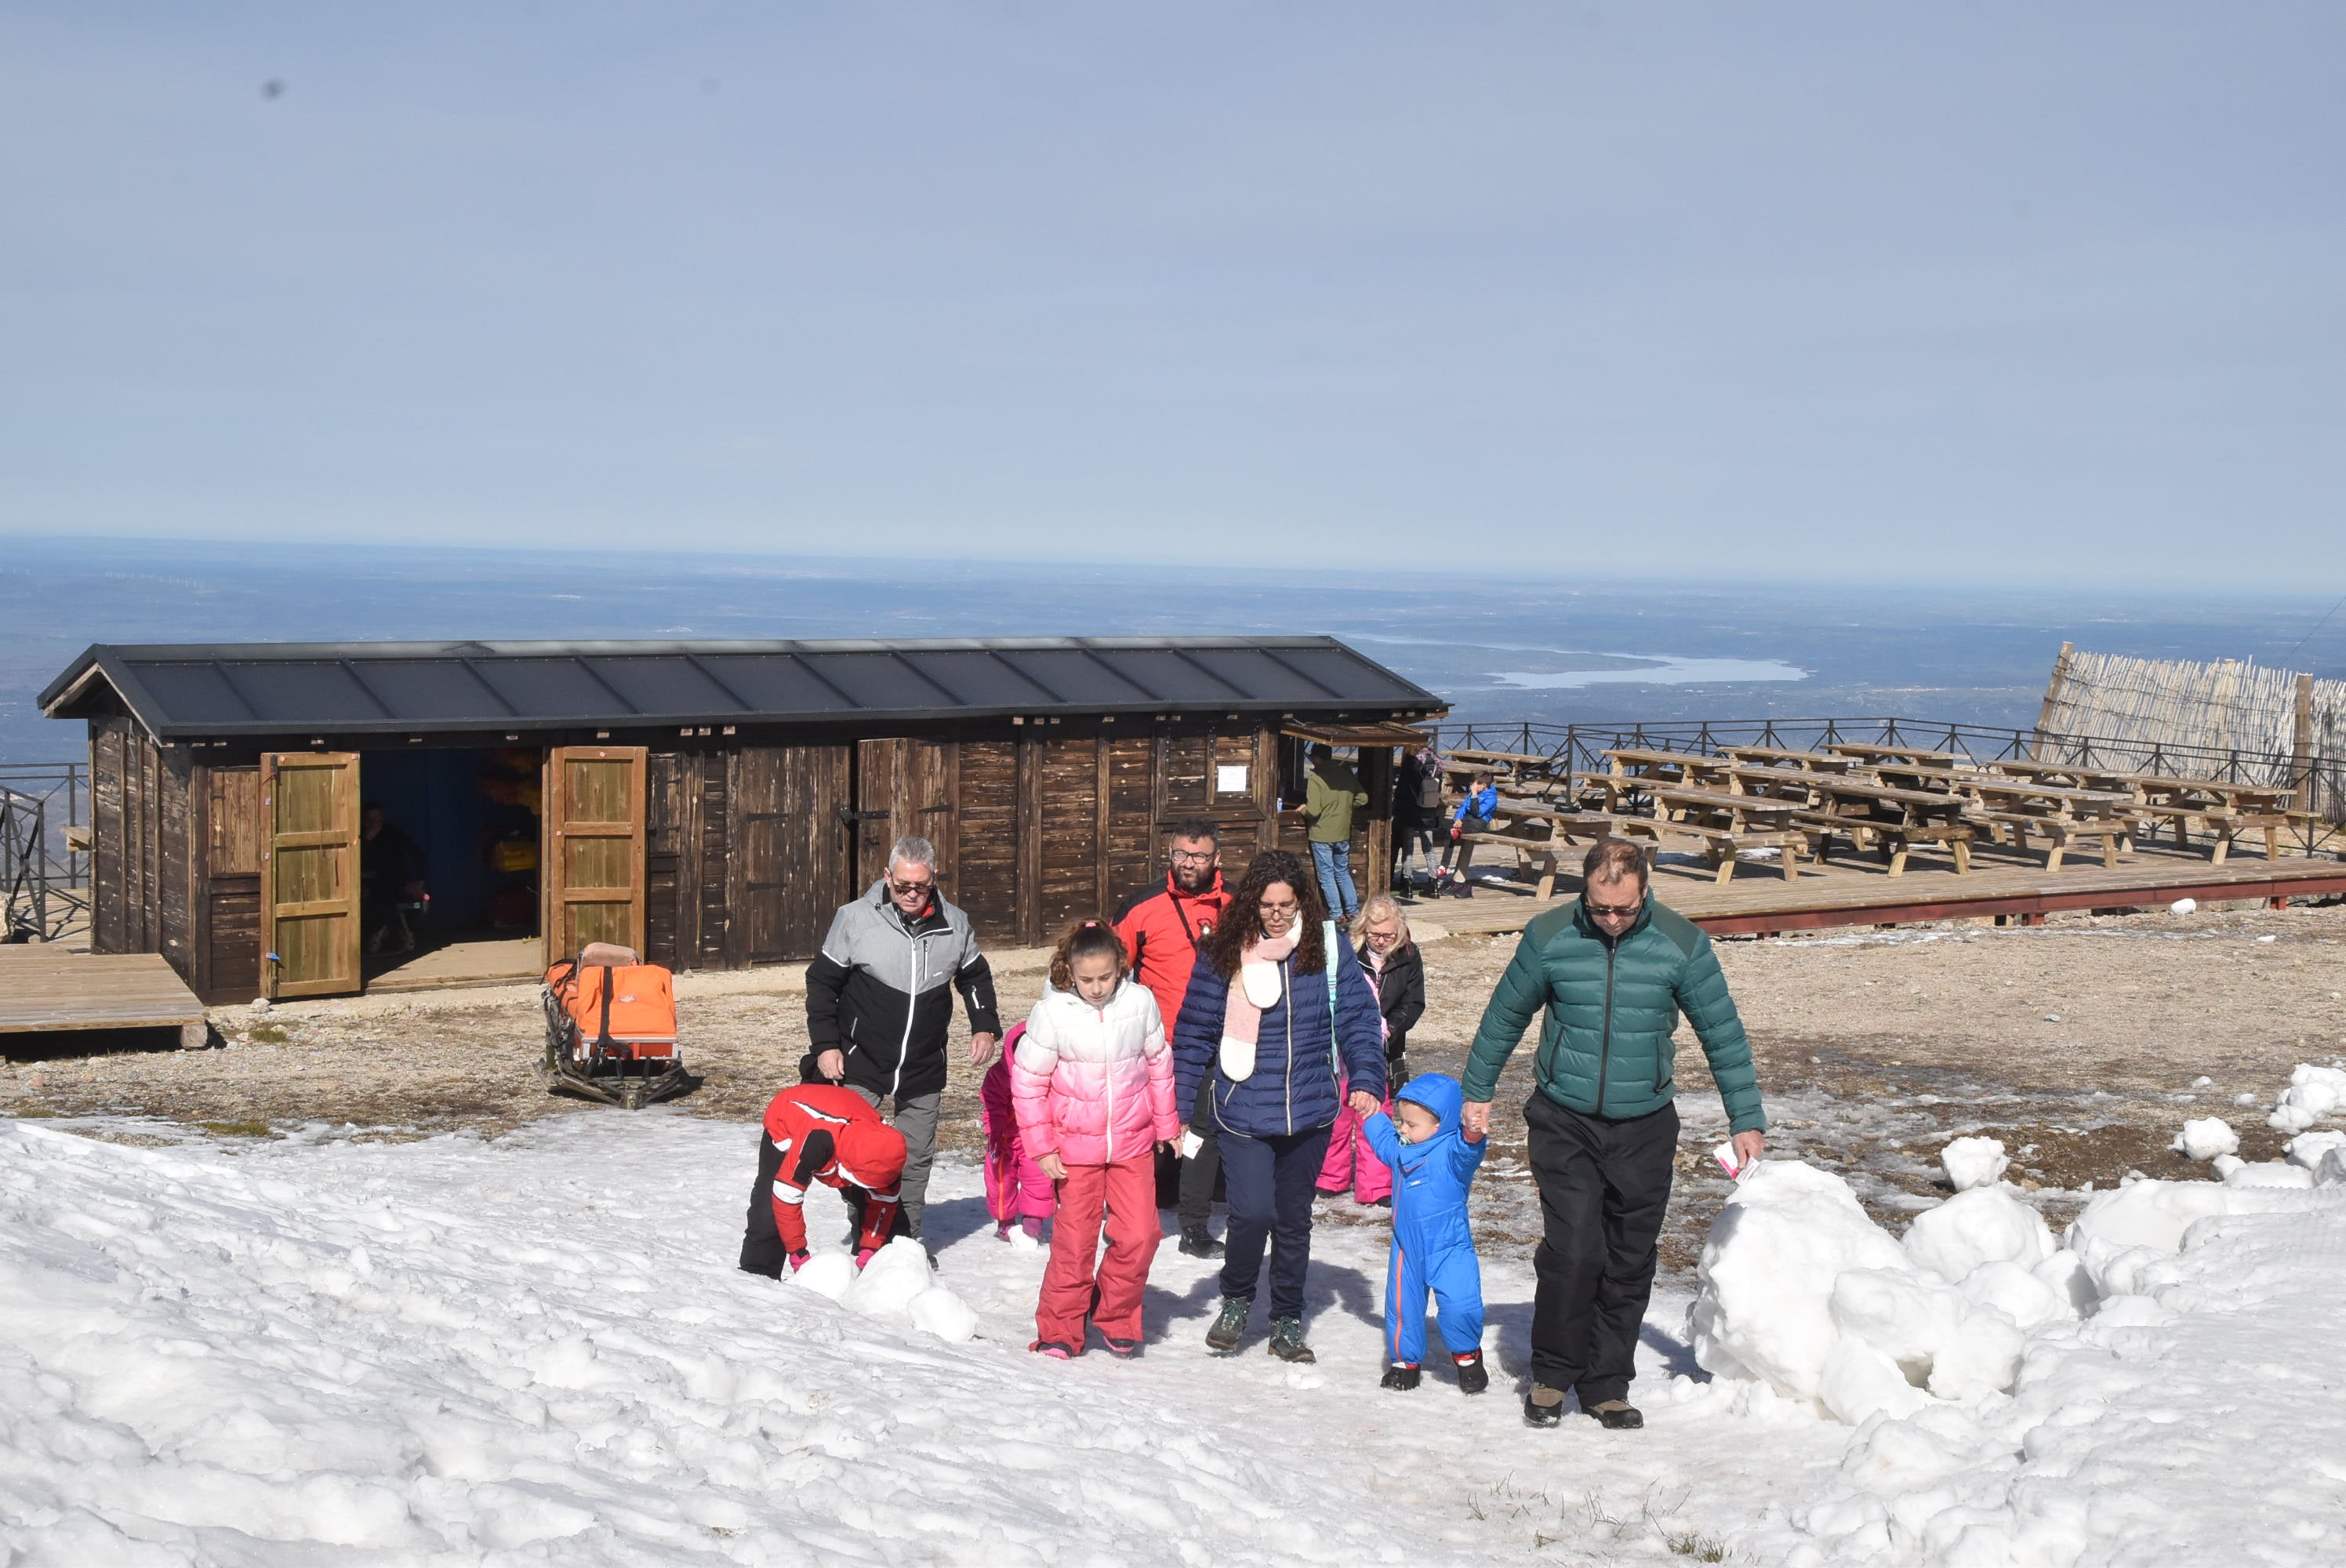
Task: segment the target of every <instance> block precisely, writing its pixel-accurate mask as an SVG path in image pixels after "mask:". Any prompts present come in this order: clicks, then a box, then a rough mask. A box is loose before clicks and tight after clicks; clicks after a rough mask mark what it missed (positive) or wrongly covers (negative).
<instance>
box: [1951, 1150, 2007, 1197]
mask: <svg viewBox="0 0 2346 1568" xmlns="http://www.w3.org/2000/svg"><path fill="white" fill-rule="evenodd" d="M2011 1164H2012V1161H2011V1160H2009V1159H2007V1158H2005V1157H2004V1144H2003V1143H2002V1141H2001V1140H1999V1139H1996V1138H1957V1139H1956V1140H1955V1141H1954V1142H1953V1143H1951V1144H1949V1145H1947V1146H1946V1147H1945V1148H1943V1149H1941V1150H1940V1151H1939V1165H1940V1166H1941V1168H1943V1170H1945V1172H1946V1173H1947V1185H1948V1186H1952V1187H1953V1188H1954V1189H1955V1190H1956V1191H1957V1192H1969V1191H1970V1190H1971V1189H1972V1188H1974V1187H1975V1186H1988V1185H1989V1184H1991V1183H1993V1182H1997V1181H2001V1180H2002V1179H2003V1178H2004V1168H2005V1167H2006V1166H2010V1165H2011Z"/></svg>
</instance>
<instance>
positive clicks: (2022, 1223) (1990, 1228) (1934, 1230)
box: [1906, 1186, 2053, 1284]
mask: <svg viewBox="0 0 2346 1568" xmlns="http://www.w3.org/2000/svg"><path fill="white" fill-rule="evenodd" d="M1906 1255H1907V1257H1911V1258H1913V1260H1914V1261H1915V1262H1916V1263H1918V1264H1920V1265H1922V1266H1923V1268H1927V1269H1929V1270H1931V1272H1933V1274H1936V1275H1937V1276H1938V1277H1939V1278H1942V1279H1944V1280H1946V1281H1948V1282H1949V1283H1950V1284H1953V1283H1956V1282H1959V1281H1961V1280H1962V1279H1963V1278H1964V1276H1966V1275H1968V1274H1969V1273H1971V1271H1972V1270H1973V1269H1974V1268H1978V1267H1979V1266H1980V1265H1981V1264H1983V1263H1988V1262H1993V1261H1994V1260H1996V1259H1998V1258H2002V1259H2004V1260H2006V1261H2009V1262H2013V1263H2017V1264H2019V1265H2020V1266H2021V1267H2023V1268H2035V1266H2036V1265H2037V1264H2039V1263H2042V1262H2043V1261H2045V1259H2046V1258H2047V1257H2051V1256H2052V1255H2053V1232H2052V1230H2051V1229H2050V1228H2049V1227H2047V1226H2046V1225H2045V1217H2044V1216H2043V1215H2040V1214H2038V1213H2037V1212H2036V1211H2035V1209H2033V1208H2031V1207H2028V1206H2027V1205H2026V1204H2025V1203H2022V1202H2021V1201H2020V1200H2019V1199H2018V1198H2015V1197H2014V1196H2012V1195H2011V1194H2010V1193H2009V1192H2007V1191H2005V1190H2004V1188H2002V1187H1992V1186H1981V1187H1974V1188H1973V1189H1972V1190H1971V1191H1969V1192H1959V1193H1957V1194H1955V1196H1953V1197H1951V1198H1949V1199H1948V1200H1947V1201H1946V1202H1944V1203H1943V1204H1941V1205H1940V1206H1939V1207H1936V1208H1931V1209H1925V1210H1923V1212H1922V1213H1921V1214H1918V1215H1916V1216H1915V1217H1914V1223H1913V1225H1911V1226H1909V1227H1907V1229H1906Z"/></svg>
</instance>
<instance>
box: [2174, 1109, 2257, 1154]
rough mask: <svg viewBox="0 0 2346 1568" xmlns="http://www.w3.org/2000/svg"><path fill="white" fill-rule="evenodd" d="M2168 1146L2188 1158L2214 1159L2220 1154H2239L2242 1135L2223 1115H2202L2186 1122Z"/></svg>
mask: <svg viewBox="0 0 2346 1568" xmlns="http://www.w3.org/2000/svg"><path fill="white" fill-rule="evenodd" d="M2167 1146H2168V1147H2169V1148H2171V1149H2173V1150H2174V1151H2175V1152H2176V1153H2177V1154H2178V1155H2181V1156H2185V1157H2186V1158H2187V1159H2195V1160H2212V1159H2214V1158H2215V1157H2216V1156H2218V1155H2236V1154H2239V1152H2240V1135H2239V1134H2238V1133H2236V1132H2234V1131H2232V1124H2231V1123H2229V1122H2228V1121H2226V1120H2224V1118H2223V1117H2221V1116H2202V1117H2200V1118H2199V1119H2198V1121H2196V1122H2186V1123H2184V1124H2183V1130H2182V1131H2181V1132H2179V1133H2178V1134H2176V1135H2175V1141H2174V1142H2173V1143H2171V1144H2169V1145H2167Z"/></svg>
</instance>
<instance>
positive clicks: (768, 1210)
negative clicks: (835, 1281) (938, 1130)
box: [741, 1084, 904, 1279]
mask: <svg viewBox="0 0 2346 1568" xmlns="http://www.w3.org/2000/svg"><path fill="white" fill-rule="evenodd" d="M903 1174H904V1135H903V1134H902V1133H900V1132H898V1131H897V1130H896V1129H895V1128H893V1127H892V1126H890V1125H888V1124H887V1123H885V1122H883V1121H882V1120H881V1119H880V1113H879V1112H877V1111H875V1110H873V1109H872V1107H871V1106H870V1105H865V1104H864V1103H863V1097H862V1095H858V1094H857V1093H856V1092H855V1091H854V1090H852V1089H847V1088H842V1087H841V1086H840V1085H839V1084H797V1085H795V1086H794V1087H791V1088H788V1089H785V1090H783V1091H782V1092H781V1093H780V1094H779V1095H775V1096H774V1098H773V1101H772V1103H771V1104H770V1105H767V1107H766V1130H765V1136H764V1139H763V1141H762V1142H760V1144H759V1145H758V1179H757V1182H756V1183H755V1184H754V1185H753V1186H751V1187H750V1219H749V1225H748V1227H747V1228H746V1229H745V1230H744V1231H743V1233H742V1237H741V1268H743V1270H744V1271H746V1272H748V1273H750V1274H762V1275H764V1276H766V1277H767V1278H770V1279H779V1278H781V1274H782V1265H783V1264H785V1263H788V1264H789V1265H790V1268H792V1270H796V1269H797V1268H799V1266H800V1265H801V1264H803V1263H804V1262H805V1261H806V1260H807V1233H806V1217H805V1215H804V1214H803V1213H801V1206H802V1205H804V1204H805V1202H806V1195H807V1188H808V1187H810V1186H813V1185H814V1184H815V1183H816V1182H821V1183H822V1184H823V1186H830V1187H836V1188H838V1189H839V1190H840V1191H841V1192H842V1193H844V1194H846V1195H847V1202H848V1206H849V1207H851V1208H853V1209H855V1210H856V1211H857V1214H858V1224H857V1234H856V1237H855V1266H856V1267H857V1268H862V1267H863V1266H864V1265H865V1264H866V1263H868V1262H870V1261H871V1260H872V1254H873V1253H874V1252H877V1251H878V1250H879V1249H880V1248H881V1247H885V1246H886V1245H887V1244H888V1237H889V1234H890V1233H891V1232H892V1231H893V1230H894V1229H895V1228H896V1221H897V1217H898V1215H899V1213H900V1212H901V1209H900V1205H899V1195H898V1190H897V1189H898V1184H899V1182H900V1180H901V1178H902V1177H903Z"/></svg>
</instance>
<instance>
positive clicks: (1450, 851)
mask: <svg viewBox="0 0 2346 1568" xmlns="http://www.w3.org/2000/svg"><path fill="white" fill-rule="evenodd" d="M1458 830H1459V833H1460V837H1458V838H1455V839H1452V838H1448V837H1447V836H1446V835H1445V837H1444V841H1443V846H1442V865H1443V870H1445V871H1447V870H1449V869H1450V867H1451V864H1452V862H1453V861H1455V862H1456V864H1457V869H1458V874H1459V875H1460V876H1464V875H1465V874H1466V868H1467V867H1469V866H1471V865H1473V864H1474V845H1472V844H1470V843H1468V842H1467V841H1466V840H1465V838H1464V835H1465V834H1467V833H1487V832H1489V831H1490V830H1491V819H1490V818H1488V817H1469V818H1467V819H1466V820H1464V821H1463V822H1461V823H1459V824H1458Z"/></svg>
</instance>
